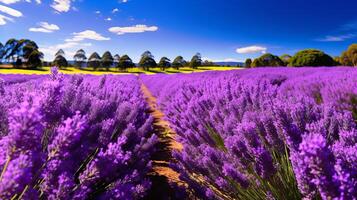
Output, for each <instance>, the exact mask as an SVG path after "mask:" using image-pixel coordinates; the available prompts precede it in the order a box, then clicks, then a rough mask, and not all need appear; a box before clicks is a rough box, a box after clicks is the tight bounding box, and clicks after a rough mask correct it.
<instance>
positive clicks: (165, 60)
mask: <svg viewBox="0 0 357 200" xmlns="http://www.w3.org/2000/svg"><path fill="white" fill-rule="evenodd" d="M158 66H159V67H160V69H161V70H163V71H165V69H166V68H169V67H171V60H170V59H168V58H167V57H162V58H161V59H160V62H159V64H158Z"/></svg>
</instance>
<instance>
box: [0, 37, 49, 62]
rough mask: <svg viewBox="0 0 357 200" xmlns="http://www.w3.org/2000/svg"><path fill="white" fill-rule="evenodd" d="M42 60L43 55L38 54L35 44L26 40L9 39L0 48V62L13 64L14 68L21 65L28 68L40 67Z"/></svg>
mask: <svg viewBox="0 0 357 200" xmlns="http://www.w3.org/2000/svg"><path fill="white" fill-rule="evenodd" d="M42 58H43V54H42V53H41V52H39V48H38V46H37V44H36V43H35V42H34V41H32V40H28V39H20V40H16V39H9V40H8V41H7V42H6V43H5V45H3V46H2V48H0V60H2V59H3V60H5V62H7V63H13V64H14V65H15V66H16V67H21V66H22V64H24V65H25V66H26V67H28V68H37V67H40V66H41V63H42V60H41V59H42Z"/></svg>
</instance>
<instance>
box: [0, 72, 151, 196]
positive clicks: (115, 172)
mask: <svg viewBox="0 0 357 200" xmlns="http://www.w3.org/2000/svg"><path fill="white" fill-rule="evenodd" d="M1 79H2V80H1ZM1 79H0V172H1V175H0V199H140V198H142V197H143V196H145V194H146V192H147V190H148V189H149V188H150V185H151V183H150V181H149V180H148V179H147V173H148V171H149V170H151V162H150V157H151V154H152V153H153V151H154V145H155V143H156V140H157V139H156V136H155V135H153V134H152V118H151V117H150V115H149V114H148V112H147V110H148V106H147V104H146V102H145V101H144V99H143V97H142V94H141V91H140V85H139V83H138V80H137V78H136V77H134V76H120V77H118V76H102V77H96V76H62V75H61V74H58V72H57V70H56V69H54V70H53V72H52V75H51V76H26V77H25V76H21V75H9V76H5V75H2V76H1Z"/></svg>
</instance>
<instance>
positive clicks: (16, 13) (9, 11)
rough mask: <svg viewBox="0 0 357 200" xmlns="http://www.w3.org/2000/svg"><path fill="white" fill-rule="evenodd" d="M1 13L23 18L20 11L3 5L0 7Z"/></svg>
mask: <svg viewBox="0 0 357 200" xmlns="http://www.w3.org/2000/svg"><path fill="white" fill-rule="evenodd" d="M0 12H3V13H5V14H7V15H10V16H13V17H22V13H21V12H20V11H18V10H15V9H12V8H10V7H7V6H3V5H0Z"/></svg>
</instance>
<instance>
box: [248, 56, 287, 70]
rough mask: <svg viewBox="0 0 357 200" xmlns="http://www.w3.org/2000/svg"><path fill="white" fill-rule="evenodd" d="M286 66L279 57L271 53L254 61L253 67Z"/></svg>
mask: <svg viewBox="0 0 357 200" xmlns="http://www.w3.org/2000/svg"><path fill="white" fill-rule="evenodd" d="M278 66H284V62H283V61H282V60H281V59H280V58H279V57H278V56H275V55H273V54H270V53H266V54H264V55H262V56H260V57H259V58H256V59H254V61H253V63H252V67H278Z"/></svg>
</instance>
